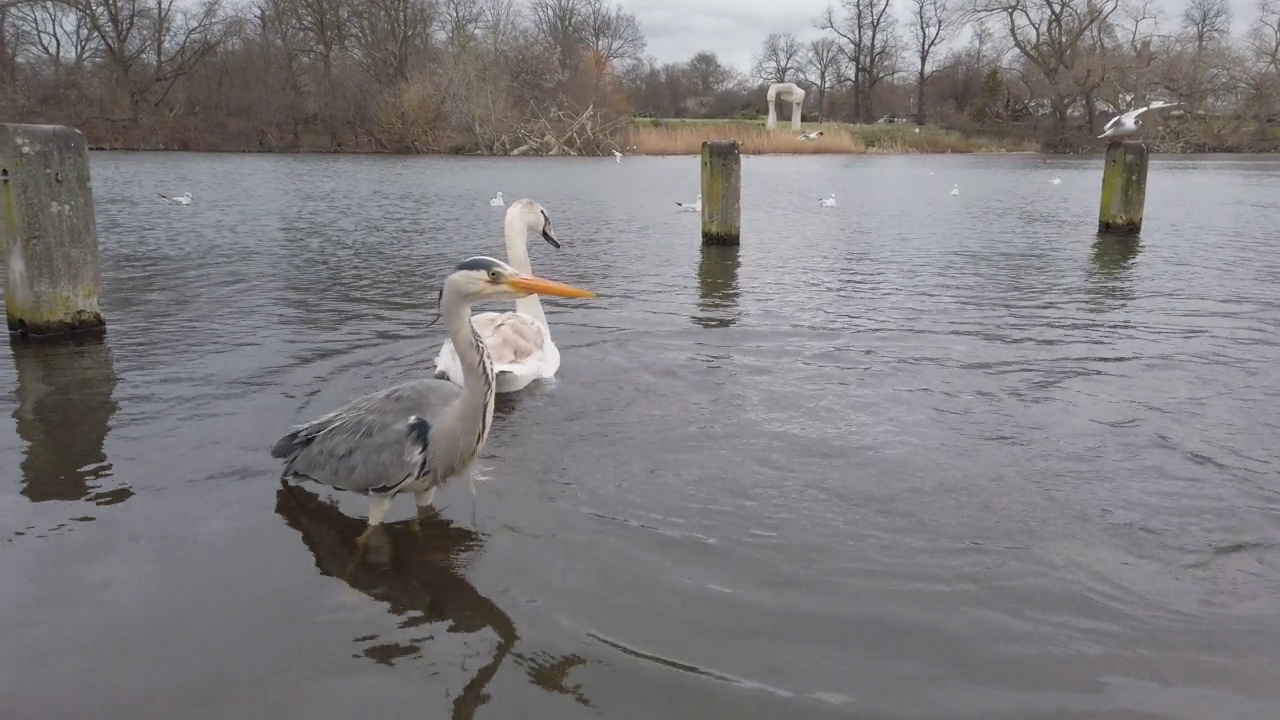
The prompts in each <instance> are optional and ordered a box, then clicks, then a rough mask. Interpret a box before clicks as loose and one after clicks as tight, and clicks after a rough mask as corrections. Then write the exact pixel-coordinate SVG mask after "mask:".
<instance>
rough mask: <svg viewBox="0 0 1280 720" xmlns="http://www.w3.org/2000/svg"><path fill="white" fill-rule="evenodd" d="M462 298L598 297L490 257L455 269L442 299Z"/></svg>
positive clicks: (468, 261) (444, 287)
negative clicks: (449, 297)
mask: <svg viewBox="0 0 1280 720" xmlns="http://www.w3.org/2000/svg"><path fill="white" fill-rule="evenodd" d="M446 294H448V295H450V296H452V297H461V298H462V299H464V300H465V301H466V302H468V303H473V302H478V301H481V300H513V299H516V298H522V297H526V296H529V295H535V294H536V295H554V296H556V297H564V298H589V297H595V295H596V294H595V293H593V292H591V291H590V290H583V289H582V288H578V287H574V286H572V285H566V284H565V283H561V282H556V281H554V280H546V279H544V278H540V277H536V276H533V275H525V274H524V273H522V272H520V271H519V270H516V269H515V268H513V267H511V266H510V265H508V264H506V263H504V262H502V261H501V260H497V259H495V258H491V257H485V256H477V257H472V258H467V259H466V260H463V261H462V262H461V263H458V266H457V267H456V268H454V269H453V272H452V273H451V274H450V275H449V277H448V278H445V281H444V286H443V287H441V288H440V297H441V298H443V297H444V296H445V295H446Z"/></svg>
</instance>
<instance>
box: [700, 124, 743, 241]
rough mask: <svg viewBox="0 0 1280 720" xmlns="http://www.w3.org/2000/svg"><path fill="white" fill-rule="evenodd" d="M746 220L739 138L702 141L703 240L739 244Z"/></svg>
mask: <svg viewBox="0 0 1280 720" xmlns="http://www.w3.org/2000/svg"><path fill="white" fill-rule="evenodd" d="M741 223H742V155H741V153H740V152H739V146H738V141H737V140H709V141H707V142H704V143H702V244H704V245H737V244H738V240H739V239H740V237H741Z"/></svg>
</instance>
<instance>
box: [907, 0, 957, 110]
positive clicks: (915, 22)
mask: <svg viewBox="0 0 1280 720" xmlns="http://www.w3.org/2000/svg"><path fill="white" fill-rule="evenodd" d="M953 20H954V13H953V12H952V11H951V8H950V7H949V6H948V5H947V0H911V40H912V46H911V49H912V51H913V52H914V53H915V56H916V61H917V65H916V123H917V124H919V125H923V124H924V121H925V109H924V84H925V83H926V82H928V80H929V77H930V76H932V75H933V69H932V68H931V67H930V66H929V59H930V58H931V57H932V56H933V51H934V49H936V48H937V47H938V45H939V44H940V43H942V42H943V41H944V40H946V39H947V38H948V37H949V36H950V35H951V32H952V29H953Z"/></svg>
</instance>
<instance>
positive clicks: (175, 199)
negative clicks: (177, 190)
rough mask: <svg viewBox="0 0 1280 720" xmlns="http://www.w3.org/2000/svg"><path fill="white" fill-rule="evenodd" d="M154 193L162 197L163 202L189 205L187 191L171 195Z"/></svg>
mask: <svg viewBox="0 0 1280 720" xmlns="http://www.w3.org/2000/svg"><path fill="white" fill-rule="evenodd" d="M156 194H157V195H159V196H160V197H162V198H164V201H165V202H167V203H174V204H177V205H190V204H191V193H189V192H186V193H182V195H172V196H171V195H165V194H164V193H156Z"/></svg>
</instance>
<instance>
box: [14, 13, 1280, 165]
mask: <svg viewBox="0 0 1280 720" xmlns="http://www.w3.org/2000/svg"><path fill="white" fill-rule="evenodd" d="M894 3H905V6H904V7H905V10H906V11H907V12H906V13H905V16H909V17H910V21H909V22H908V23H906V27H905V28H904V27H900V26H899V23H898V21H897V19H896V18H897V17H898V14H899V12H900V11H901V9H900V8H898V7H895V6H894ZM1256 13H1257V17H1256V18H1250V20H1251V22H1250V23H1249V27H1250V30H1249V31H1248V33H1247V34H1246V35H1244V36H1238V37H1237V36H1233V35H1232V34H1231V32H1230V28H1231V15H1230V7H1229V5H1228V4H1227V0H1189V2H1188V3H1187V4H1186V6H1185V7H1184V8H1183V9H1182V11H1181V12H1180V13H1178V14H1176V15H1175V16H1173V17H1167V16H1164V15H1163V14H1162V13H1161V11H1159V9H1158V8H1156V6H1155V3H1154V2H1153V0H840V2H838V3H837V4H836V5H835V6H833V7H832V8H831V9H829V10H828V11H826V12H824V13H823V14H822V15H821V16H819V17H816V18H814V23H815V26H816V27H818V28H820V29H821V30H822V31H823V32H822V34H821V35H820V36H819V37H818V38H817V39H815V40H813V41H811V42H808V43H802V42H800V41H799V40H798V39H797V38H796V37H794V36H792V35H788V34H777V33H775V34H771V35H768V36H767V37H766V38H764V40H763V42H762V44H761V47H760V50H759V52H758V54H757V55H756V57H755V62H754V64H753V67H752V68H750V70H749V72H746V73H743V72H739V71H738V70H736V69H734V68H731V67H728V66H726V65H724V64H722V63H721V62H720V61H719V59H718V58H717V57H716V56H715V55H714V54H713V53H707V52H701V53H697V54H695V55H694V56H693V57H692V58H691V59H689V60H688V61H687V62H676V63H666V64H659V63H658V62H657V61H655V60H654V59H653V58H651V57H648V56H646V55H645V47H646V42H645V36H644V33H643V31H642V26H641V20H639V19H637V18H636V16H635V15H633V14H631V13H629V12H626V11H625V10H623V9H622V7H621V6H618V5H612V4H610V3H609V2H608V0H250V2H248V3H247V4H242V5H236V6H234V7H233V6H231V5H228V4H226V3H224V2H223V0H205V1H204V2H202V3H199V4H194V5H178V4H177V3H176V1H175V0H145V1H144V0H0V117H3V118H4V119H8V120H18V121H26V122H57V123H64V124H70V125H74V126H77V127H79V128H81V129H82V130H84V131H85V133H86V134H87V135H88V136H89V139H90V142H91V143H93V144H94V145H95V146H98V147H121V148H177V149H208V150H247V151H271V150H322V151H391V152H456V153H485V154H512V153H514V154H562V153H591V154H598V153H605V152H608V151H609V150H611V149H614V148H624V147H626V146H627V144H628V134H629V133H630V132H631V130H632V128H633V127H634V125H633V123H631V122H630V118H631V117H632V116H636V115H638V116H642V117H652V118H724V119H736V120H743V119H757V118H761V117H763V115H764V113H765V111H766V108H765V101H764V89H765V87H766V86H767V85H768V84H769V83H773V82H784V81H786V82H796V83H798V84H800V85H801V86H803V87H804V88H805V89H806V91H807V92H808V97H807V98H806V109H805V114H806V119H808V120H818V119H822V120H830V121H837V122H842V123H870V122H874V121H876V120H878V119H883V118H885V117H886V116H895V117H897V118H906V119H908V120H912V121H921V122H924V121H927V122H929V123H930V124H935V125H941V126H943V127H944V128H948V129H950V130H953V131H960V132H961V133H967V134H972V135H981V136H984V137H988V138H1003V139H1005V140H1008V141H1010V142H1018V143H1023V142H1028V141H1030V142H1035V143H1039V144H1041V145H1042V146H1043V147H1044V148H1045V149H1048V150H1058V151H1075V150H1080V149H1085V148H1090V147H1096V143H1093V142H1091V138H1092V136H1093V135H1096V134H1097V133H1098V132H1099V130H1100V128H1101V125H1102V124H1103V123H1104V122H1105V121H1106V120H1107V119H1108V118H1109V117H1110V116H1111V115H1112V114H1114V113H1115V112H1117V111H1120V110H1124V109H1127V108H1129V107H1131V106H1134V105H1136V104H1141V103H1145V102H1146V101H1147V100H1148V99H1155V98H1159V99H1163V100H1167V101H1173V102H1179V103H1181V105H1180V106H1179V108H1178V109H1177V110H1176V111H1161V115H1160V116H1159V117H1156V118H1149V121H1148V124H1149V125H1150V126H1151V132H1150V133H1149V134H1148V137H1149V138H1150V139H1151V140H1152V141H1153V142H1154V143H1155V145H1156V147H1157V149H1158V150H1161V151H1164V152H1192V151H1224V152H1248V151H1275V150H1276V149H1277V148H1280V127H1278V125H1277V119H1278V118H1280V0H1263V1H1262V2H1261V3H1259V4H1258V5H1257V7H1256ZM962 31H967V42H966V44H964V45H959V46H958V45H956V44H955V43H954V42H952V41H953V40H955V39H957V36H958V34H959V33H960V32H962Z"/></svg>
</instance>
